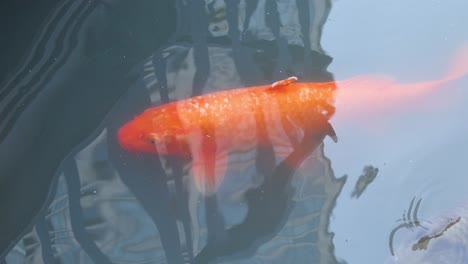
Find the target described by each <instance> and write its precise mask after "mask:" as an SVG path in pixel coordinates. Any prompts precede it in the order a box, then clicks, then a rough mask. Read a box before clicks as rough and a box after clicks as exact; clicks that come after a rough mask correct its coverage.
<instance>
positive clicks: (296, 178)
mask: <svg viewBox="0 0 468 264" xmlns="http://www.w3.org/2000/svg"><path fill="white" fill-rule="evenodd" d="M147 2H148V3H149V2H151V1H147ZM63 4H66V3H65V2H64V3H63ZM101 5H102V7H100V8H101V10H100V11H99V12H103V13H106V12H111V11H109V10H114V11H115V9H116V7H119V8H121V9H118V10H119V12H123V13H125V8H122V6H121V3H120V2H119V1H102V3H101ZM126 7H127V8H129V7H128V6H126ZM148 7H151V5H149V4H148ZM330 8H331V2H330V1H329V0H315V1H306V0H298V1H286V0H285V1H266V0H257V1H247V0H244V1H241V0H238V1H177V4H176V12H177V16H176V17H177V23H176V25H177V28H176V31H175V33H174V34H173V35H172V36H171V38H169V39H168V40H167V41H166V44H165V46H164V47H163V48H160V49H157V50H156V46H157V45H156V44H155V48H153V51H152V52H153V53H152V54H151V55H149V56H146V59H144V60H139V61H143V62H141V63H139V64H138V65H137V66H136V67H134V68H133V70H132V71H129V72H131V73H130V74H126V75H125V76H137V77H136V78H134V79H132V78H133V77H131V78H130V77H129V79H128V80H131V81H132V82H131V85H130V84H128V83H125V82H122V83H121V84H120V85H121V86H123V87H130V88H129V89H128V91H127V92H126V93H125V94H124V95H123V96H122V97H121V98H120V99H119V101H118V102H116V101H117V100H116V98H118V97H119V95H121V93H119V92H118V91H112V90H111V89H108V90H106V91H101V92H99V93H103V94H113V96H111V97H112V98H113V101H111V100H110V99H108V101H107V102H108V103H110V102H112V103H114V102H116V103H115V105H114V107H113V108H112V110H111V111H110V112H109V113H107V115H106V116H105V118H104V117H103V116H102V115H101V119H100V120H103V121H102V122H101V123H100V124H99V125H98V124H96V125H95V126H94V128H95V129H94V130H93V132H91V130H89V131H87V130H80V131H79V132H80V133H81V134H79V136H76V137H75V138H71V139H70V138H69V139H68V141H67V142H68V144H70V145H73V149H72V148H71V147H70V148H69V149H67V152H65V153H64V154H62V156H61V157H65V156H66V159H65V160H64V161H63V162H62V163H61V165H60V167H58V163H57V164H56V165H55V166H56V168H57V167H58V169H57V171H56V172H55V174H56V175H57V176H58V177H57V179H56V181H52V180H50V179H52V175H53V174H54V172H53V171H52V172H50V173H51V175H50V176H47V177H46V179H44V180H43V181H44V182H43V184H42V185H41V186H39V187H40V188H41V189H42V191H43V192H44V193H45V192H46V191H47V189H48V188H52V190H53V193H52V198H51V199H50V201H48V202H47V203H46V207H45V209H43V210H41V211H40V213H39V216H38V217H36V218H35V220H34V222H33V226H32V227H29V228H28V230H27V232H26V233H25V234H23V235H22V236H21V237H19V235H20V232H21V231H22V230H20V229H18V230H17V233H16V236H18V237H19V240H18V242H17V243H16V245H15V246H14V248H12V249H11V250H10V251H9V252H8V254H7V255H6V257H5V260H6V262H7V263H17V262H29V263H54V262H57V263H112V262H118V263H122V262H125V263H210V262H214V263H258V262H259V263H311V262H313V263H336V262H337V261H336V258H335V256H334V248H333V241H332V238H333V235H332V234H331V233H330V232H329V221H330V215H331V213H332V209H333V207H334V205H335V201H336V198H337V196H338V195H339V194H340V192H341V189H342V186H343V185H344V183H345V178H344V177H343V178H340V179H337V178H336V177H335V175H334V173H333V169H332V168H331V164H330V160H329V159H328V158H327V157H326V156H325V154H324V148H325V146H324V144H323V139H324V137H325V136H326V133H323V132H320V133H319V132H317V133H316V134H313V135H312V136H313V139H312V140H311V143H310V144H308V145H307V146H306V147H304V148H299V149H294V150H293V151H292V152H291V153H288V155H286V158H285V159H289V160H292V161H293V163H288V164H295V165H294V166H292V167H291V166H287V165H286V163H285V162H284V161H282V160H281V159H280V158H279V157H277V156H275V152H278V150H277V149H273V148H259V149H254V150H251V151H249V152H246V153H241V154H233V155H231V156H230V157H229V168H228V170H227V173H226V176H225V177H224V181H223V183H222V185H221V186H220V187H219V189H218V190H217V192H216V195H214V196H210V197H205V196H204V195H202V194H200V192H198V191H197V189H196V188H195V185H194V184H193V182H192V178H191V177H190V175H189V174H190V163H189V161H187V160H182V159H175V158H170V159H165V158H162V157H157V156H150V155H145V154H138V155H135V154H132V153H127V152H125V151H124V150H122V149H121V148H120V147H119V146H118V144H117V141H116V138H115V135H116V131H117V129H118V128H119V127H120V126H121V125H122V124H124V123H125V122H127V121H128V120H130V119H131V118H132V117H133V116H134V115H136V114H138V113H140V112H141V111H142V110H144V109H146V108H147V107H149V106H151V105H159V104H162V103H166V102H169V101H173V100H179V99H184V98H188V97H190V96H193V95H199V94H205V93H208V92H213V91H218V90H226V89H232V88H236V87H243V86H253V85H260V84H269V83H272V82H273V81H276V80H279V79H284V78H286V77H289V76H292V75H295V76H298V77H299V80H300V81H333V78H332V75H331V74H330V73H329V72H328V71H327V70H326V69H327V66H328V65H329V64H330V62H331V58H330V57H329V56H328V55H326V54H325V53H324V51H323V50H322V48H321V46H320V38H321V31H322V27H323V25H324V22H325V21H326V18H327V16H328V13H329V11H330ZM161 9H163V8H161ZM166 9H170V8H166ZM129 10H131V8H129ZM163 10H164V9H163ZM96 12H97V11H96ZM119 12H116V13H114V15H115V16H117V17H118V16H119V14H120V13H119ZM128 12H131V11H128ZM159 12H160V13H159V16H157V18H158V19H160V20H159V23H174V22H171V21H170V20H167V21H166V19H162V18H163V17H164V16H163V15H162V14H161V13H163V12H161V11H159ZM91 14H92V12H90V14H82V16H80V17H81V18H82V19H84V20H86V19H89V20H90V21H93V20H92V16H91ZM133 15H136V14H133ZM54 18H55V17H52V18H51V19H52V20H53V19H54ZM112 18H113V17H112V16H110V17H108V16H105V15H103V16H100V19H101V20H100V21H102V22H103V23H116V24H118V22H117V21H116V20H112ZM55 19H59V18H55ZM83 23H84V24H86V23H85V22H83ZM121 26H122V25H117V26H115V27H116V28H120V27H121ZM92 29H93V27H91V29H90V30H91V33H90V34H91V36H94V37H96V38H98V37H99V32H97V33H94V34H93V33H92V32H93V31H92ZM51 30H54V29H51ZM66 32H67V31H66ZM151 34H158V31H155V32H152V33H151ZM151 34H150V35H151ZM149 37H150V36H148V38H149ZM144 39H145V36H140V38H139V40H140V41H144ZM120 48H122V49H123V50H125V49H126V48H129V49H130V48H138V47H137V46H132V44H129V45H128V46H123V47H120ZM145 48H148V47H145ZM93 50H95V49H94V48H89V49H88V51H93ZM154 50H156V51H154ZM107 52H112V49H111V50H102V53H99V54H98V55H97V56H107V55H106V54H107ZM142 53H143V52H142ZM122 54H126V53H125V52H123V51H122ZM78 55H80V54H79V52H78ZM141 55H142V54H138V55H133V57H132V58H133V59H134V60H133V65H135V64H136V63H135V61H137V60H138V58H140V57H141ZM127 56H128V55H127ZM127 60H128V58H127V59H126V60H125V61H127ZM101 63H104V64H105V63H108V64H111V62H106V61H104V62H101ZM127 63H129V65H131V64H132V63H131V62H127ZM72 64H73V63H72ZM77 64H78V63H77V62H75V65H77ZM116 64H117V65H121V64H120V63H116ZM78 65H79V64H78ZM110 66H112V65H110ZM114 66H115V65H114ZM61 67H62V68H60V69H63V68H64V67H65V66H63V65H62V66H61ZM128 68H129V67H127V69H128ZM65 70H66V69H64V71H65ZM68 74H76V72H71V73H68ZM99 74H100V72H99V71H96V75H99ZM112 74H115V72H112ZM112 74H111V72H108V75H106V76H100V77H99V78H102V81H101V83H102V84H104V85H107V86H108V85H110V84H112V82H106V80H108V79H112V78H114V76H113V75H112ZM88 77H89V76H88ZM116 78H117V77H116ZM117 79H119V78H117ZM120 80H121V79H120ZM47 85H48V83H47V82H46V83H45V84H44V87H45V88H44V91H46V90H47ZM123 87H120V88H119V89H120V91H123V90H122V89H123ZM11 89H13V90H14V89H16V87H15V86H12V88H11ZM57 89H59V88H57ZM95 89H96V93H98V92H97V90H98V89H99V88H95ZM64 92H65V91H64ZM38 93H39V94H40V93H41V92H40V91H39V92H38ZM88 96H93V92H90V94H89V95H88ZM83 97H84V98H85V97H86V95H83ZM2 107H3V104H2ZM83 107H90V108H91V109H92V104H90V105H89V106H87V105H83ZM2 110H3V108H2ZM96 119H97V117H96ZM12 120H14V119H12ZM69 124H70V123H69ZM65 128H66V126H64V129H65ZM64 131H65V130H64ZM63 133H67V132H63ZM51 150H53V149H51ZM64 151H65V149H63V152H64ZM280 151H281V150H280ZM66 154H68V155H66ZM43 155H45V154H43ZM46 162H49V163H50V164H51V165H50V166H53V162H52V161H51V160H46ZM40 173H45V171H40ZM25 175H26V174H25ZM26 176H27V175H26ZM26 176H24V177H26ZM33 176H34V175H31V177H33ZM36 176H37V175H36ZM36 179H37V177H36ZM47 179H49V181H47ZM37 180H38V181H40V180H39V179H37ZM45 186H47V188H46V187H45ZM11 197H13V196H11ZM40 197H42V196H40ZM35 199H37V198H35ZM40 202H46V201H45V199H42V200H40ZM5 206H6V205H5ZM10 206H14V204H13V203H12V204H11V205H10ZM11 210H12V209H11ZM15 210H18V211H19V210H20V209H15ZM31 210H32V211H31V212H30V213H29V214H28V215H32V214H33V213H34V209H31ZM36 210H37V208H36ZM26 221H32V216H31V217H30V218H26ZM2 246H3V244H2ZM2 250H3V249H2Z"/></svg>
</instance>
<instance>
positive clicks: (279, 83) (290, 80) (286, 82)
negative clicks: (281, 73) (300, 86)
mask: <svg viewBox="0 0 468 264" xmlns="http://www.w3.org/2000/svg"><path fill="white" fill-rule="evenodd" d="M296 81H297V77H296V76H291V77H289V78H287V79H284V80H280V81H277V82H274V83H273V84H271V88H274V89H278V88H281V87H285V86H288V85H290V84H291V83H293V82H296Z"/></svg>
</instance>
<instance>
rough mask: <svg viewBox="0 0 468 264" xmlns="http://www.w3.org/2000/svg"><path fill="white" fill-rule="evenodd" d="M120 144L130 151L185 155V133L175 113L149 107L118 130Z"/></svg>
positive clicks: (186, 150) (186, 147)
mask: <svg viewBox="0 0 468 264" xmlns="http://www.w3.org/2000/svg"><path fill="white" fill-rule="evenodd" d="M117 137H118V142H119V144H120V146H121V147H122V148H124V149H126V150H127V151H130V152H140V153H148V154H163V155H185V154H187V153H188V152H189V151H188V146H187V141H186V135H185V134H184V133H183V129H181V125H180V121H179V120H178V118H177V115H176V116H174V115H170V114H169V113H167V112H166V111H164V110H163V111H161V110H159V109H156V110H154V109H149V110H147V111H145V112H143V113H142V114H141V115H140V116H138V117H136V118H135V119H133V120H132V121H130V122H128V123H127V124H125V125H124V126H122V127H121V128H120V129H119V131H118V135H117Z"/></svg>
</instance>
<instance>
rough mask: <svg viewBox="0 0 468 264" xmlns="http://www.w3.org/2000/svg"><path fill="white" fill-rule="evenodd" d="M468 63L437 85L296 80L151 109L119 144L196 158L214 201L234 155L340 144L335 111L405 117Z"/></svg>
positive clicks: (460, 60) (464, 59) (466, 54)
mask: <svg viewBox="0 0 468 264" xmlns="http://www.w3.org/2000/svg"><path fill="white" fill-rule="evenodd" d="M467 63H468V48H467V47H465V48H464V49H462V51H461V52H459V53H458V54H457V56H456V57H455V61H454V63H453V66H452V69H451V71H450V72H449V73H448V74H447V75H446V77H444V78H442V79H439V80H435V81H425V82H416V83H398V82H397V81H395V80H393V79H391V78H389V77H386V76H382V75H380V76H379V75H377V76H376V75H364V76H360V77H356V78H351V79H348V80H343V81H337V82H325V83H298V82H296V81H297V78H296V77H290V78H287V79H285V80H281V81H278V82H275V83H273V84H271V85H266V86H258V87H249V88H239V89H234V90H229V91H222V92H215V93H210V94H206V95H203V96H196V97H193V98H188V99H185V100H181V101H177V102H172V103H168V104H164V105H161V106H157V107H153V108H150V109H147V110H146V111H144V112H143V113H142V114H141V115H140V116H137V117H136V118H135V119H133V120H132V121H130V122H129V123H127V124H126V125H124V126H123V127H122V128H120V129H119V131H118V141H119V144H120V145H121V146H122V147H123V148H124V149H126V150H128V151H132V152H143V153H151V154H160V155H175V156H184V157H191V158H192V173H193V176H194V178H195V183H196V185H197V187H198V189H199V190H201V191H203V192H205V193H209V192H212V191H214V190H216V188H217V186H219V183H220V182H221V181H222V177H223V176H224V173H225V170H226V167H227V157H228V154H230V153H235V152H244V151H248V150H251V149H254V148H255V147H257V146H273V147H276V148H277V149H279V148H281V147H291V146H297V145H298V144H301V143H302V142H303V141H304V139H307V138H312V137H314V136H322V138H323V135H329V136H330V137H331V138H332V139H333V140H334V141H336V140H337V138H336V133H335V132H334V130H333V128H332V127H331V125H330V124H329V122H328V120H329V119H330V118H331V117H332V116H333V115H334V113H335V106H336V107H337V108H340V109H341V110H342V111H341V114H340V115H339V117H340V118H342V117H343V116H345V117H347V119H353V117H356V115H362V116H368V114H369V112H370V111H372V112H373V113H374V114H379V113H381V111H387V110H389V109H390V110H393V109H399V107H401V105H402V104H411V103H413V102H414V101H412V99H414V98H418V97H420V96H421V95H423V94H425V93H427V92H429V91H431V90H433V89H434V88H436V87H440V86H442V85H443V84H445V83H447V82H449V81H453V80H455V79H458V78H461V77H463V76H465V75H466V73H467V72H468V71H467V69H468V65H467ZM337 86H340V89H339V91H338V92H337V91H336V90H337V89H336V87H337ZM335 97H337V98H336V102H335Z"/></svg>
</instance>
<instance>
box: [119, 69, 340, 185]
mask: <svg viewBox="0 0 468 264" xmlns="http://www.w3.org/2000/svg"><path fill="white" fill-rule="evenodd" d="M296 81H297V78H296V77H290V78H287V79H285V80H281V81H278V82H275V83H273V84H271V85H266V86H258V87H249V88H240V89H234V90H228V91H221V92H214V93H210V94H206V95H202V96H196V97H192V98H188V99H185V100H181V101H176V102H171V103H168V104H164V105H160V106H157V107H153V108H149V109H147V110H146V111H144V112H143V113H142V114H141V115H139V116H137V117H136V118H134V119H133V120H132V121H130V122H129V123H127V124H125V125H124V126H123V127H121V128H120V129H119V131H118V141H119V144H120V145H121V146H122V147H123V148H124V149H126V150H128V151H131V152H143V153H150V154H160V155H166V156H167V155H175V156H185V157H191V158H192V173H193V176H194V178H195V183H196V185H197V187H198V189H199V190H201V191H203V192H205V193H210V192H212V191H214V190H216V188H217V187H218V186H219V184H220V182H221V181H222V177H223V176H224V173H225V171H226V167H227V157H228V154H230V153H235V152H244V151H248V150H251V149H254V148H256V147H257V146H267V145H268V146H271V145H272V146H276V147H277V146H283V147H284V146H294V145H297V144H300V142H302V141H303V140H304V139H306V138H307V137H313V136H314V135H330V136H331V138H332V139H333V140H335V141H336V140H337V138H336V134H335V132H334V131H333V128H332V127H331V125H330V124H329V123H328V119H329V118H330V117H331V116H332V115H333V113H334V111H335V109H334V107H333V94H334V91H335V84H334V83H333V82H328V83H298V82H296Z"/></svg>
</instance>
